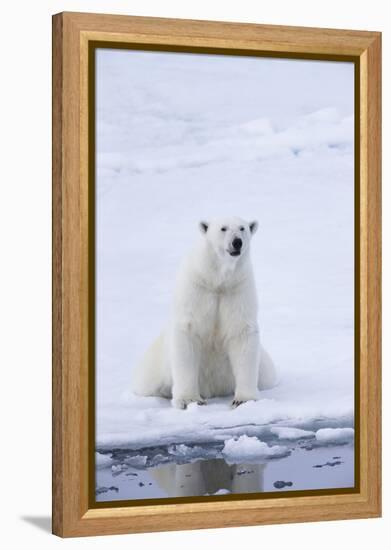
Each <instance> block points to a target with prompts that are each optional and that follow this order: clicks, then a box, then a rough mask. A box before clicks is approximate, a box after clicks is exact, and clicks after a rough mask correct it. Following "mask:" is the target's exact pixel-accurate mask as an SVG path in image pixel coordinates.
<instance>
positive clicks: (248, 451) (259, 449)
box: [222, 435, 290, 461]
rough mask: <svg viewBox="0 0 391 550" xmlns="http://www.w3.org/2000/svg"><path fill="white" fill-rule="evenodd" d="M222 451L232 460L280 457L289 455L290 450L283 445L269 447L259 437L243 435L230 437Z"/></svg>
mask: <svg viewBox="0 0 391 550" xmlns="http://www.w3.org/2000/svg"><path fill="white" fill-rule="evenodd" d="M222 453H223V455H224V457H225V458H226V459H228V461H232V460H236V459H237V460H246V461H252V460H258V459H262V458H278V457H282V456H287V455H288V454H289V453H290V451H289V449H287V447H284V446H282V445H274V446H272V447H269V446H268V445H267V444H266V443H265V442H264V441H260V440H259V439H258V438H257V437H249V436H247V435H241V436H240V437H239V438H232V439H228V440H227V441H226V442H225V443H224V448H223V450H222Z"/></svg>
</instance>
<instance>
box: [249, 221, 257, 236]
mask: <svg viewBox="0 0 391 550" xmlns="http://www.w3.org/2000/svg"><path fill="white" fill-rule="evenodd" d="M248 226H249V228H250V232H251V234H252V235H254V233H256V231H257V229H258V222H257V221H256V220H254V221H253V222H250V223H249V224H248Z"/></svg>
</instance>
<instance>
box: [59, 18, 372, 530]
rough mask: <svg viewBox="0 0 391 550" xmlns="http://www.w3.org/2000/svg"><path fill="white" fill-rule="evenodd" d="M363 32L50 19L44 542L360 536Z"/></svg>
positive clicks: (367, 256) (367, 270) (365, 276)
mask: <svg viewBox="0 0 391 550" xmlns="http://www.w3.org/2000/svg"><path fill="white" fill-rule="evenodd" d="M380 48H381V37H380V34H379V33H377V32H367V31H342V30H331V29H311V28H293V27H275V26H264V25H250V24H239V23H238V24H233V23H218V22H207V21H186V20H172V19H154V18H142V17H126V16H110V15H95V14H81V13H62V14H58V15H55V16H54V18H53V531H54V533H55V534H57V535H60V536H81V535H97V534H114V533H131V532H141V531H157V530H170V529H192V528H194V529H195V528H206V527H219V526H221V527H222V526H234V525H255V524H265V523H278V522H294V521H314V520H328V519H347V518H363V517H375V516H379V515H380V509H381V506H380V499H381V491H380V487H381V475H380V455H381V442H380V397H381V394H380V261H381V257H380V224H381V221H380V185H381V181H380V180H381V174H380V160H381V150H380V147H381V143H380V137H381V135H380V134H381V130H380V128H381V127H380V101H381V98H380V72H381V69H380V67H381V65H380V63H381V53H380V52H381V51H380Z"/></svg>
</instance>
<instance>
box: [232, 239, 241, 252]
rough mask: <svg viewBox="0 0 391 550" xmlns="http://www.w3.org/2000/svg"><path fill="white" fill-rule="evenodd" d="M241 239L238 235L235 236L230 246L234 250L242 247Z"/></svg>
mask: <svg viewBox="0 0 391 550" xmlns="http://www.w3.org/2000/svg"><path fill="white" fill-rule="evenodd" d="M242 244H243V242H242V239H239V238H238V237H235V239H234V240H233V241H232V246H233V248H234V249H235V250H240V249H241V248H242Z"/></svg>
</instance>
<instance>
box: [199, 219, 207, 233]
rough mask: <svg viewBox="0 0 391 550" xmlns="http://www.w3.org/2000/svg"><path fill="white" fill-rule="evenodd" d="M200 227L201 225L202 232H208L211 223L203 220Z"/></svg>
mask: <svg viewBox="0 0 391 550" xmlns="http://www.w3.org/2000/svg"><path fill="white" fill-rule="evenodd" d="M199 227H200V231H201V233H206V232H207V231H208V227H209V223H208V222H204V221H201V222H200V223H199Z"/></svg>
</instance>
